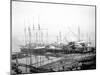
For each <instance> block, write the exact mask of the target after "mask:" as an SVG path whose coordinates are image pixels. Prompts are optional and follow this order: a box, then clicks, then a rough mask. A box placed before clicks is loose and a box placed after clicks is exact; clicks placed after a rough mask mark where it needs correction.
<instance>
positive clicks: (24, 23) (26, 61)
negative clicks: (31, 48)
mask: <svg viewBox="0 0 100 75" xmlns="http://www.w3.org/2000/svg"><path fill="white" fill-rule="evenodd" d="M24 33H25V46H27V41H26V26H25V21H24ZM26 65H27V58H26ZM26 73H27V66H26Z"/></svg>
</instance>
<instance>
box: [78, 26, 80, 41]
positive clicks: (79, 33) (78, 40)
mask: <svg viewBox="0 0 100 75" xmlns="http://www.w3.org/2000/svg"><path fill="white" fill-rule="evenodd" d="M78 41H80V27H79V26H78Z"/></svg>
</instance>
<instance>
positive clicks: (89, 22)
mask: <svg viewBox="0 0 100 75" xmlns="http://www.w3.org/2000/svg"><path fill="white" fill-rule="evenodd" d="M38 24H40V28H41V30H42V32H43V39H44V41H46V32H48V41H49V42H54V41H56V40H57V36H59V32H60V33H61V35H62V40H64V38H66V39H67V40H68V41H77V40H78V27H79V28H80V38H81V40H85V41H87V40H88V39H89V37H90V40H91V41H92V42H93V41H95V7H91V6H77V5H63V4H47V3H31V2H15V1H13V2H12V49H13V51H19V50H20V49H19V48H20V45H23V44H24V43H25V42H24V41H25V34H24V29H25V28H26V32H27V34H26V35H27V36H28V27H30V29H31V33H32V35H33V36H34V31H33V30H32V29H33V25H34V28H35V29H37V28H38ZM26 39H27V40H28V37H26Z"/></svg>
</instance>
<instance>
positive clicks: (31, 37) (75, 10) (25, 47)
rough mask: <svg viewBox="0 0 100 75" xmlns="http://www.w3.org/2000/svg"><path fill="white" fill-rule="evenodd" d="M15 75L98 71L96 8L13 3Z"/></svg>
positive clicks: (15, 0) (19, 0)
mask: <svg viewBox="0 0 100 75" xmlns="http://www.w3.org/2000/svg"><path fill="white" fill-rule="evenodd" d="M11 31H12V32H11V75H17V74H34V73H51V72H67V71H81V70H95V69H96V6H95V5H82V4H69V3H68V4H67V3H53V2H39V1H33V0H12V1H11Z"/></svg>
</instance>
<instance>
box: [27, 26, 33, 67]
mask: <svg viewBox="0 0 100 75" xmlns="http://www.w3.org/2000/svg"><path fill="white" fill-rule="evenodd" d="M28 31H29V52H30V66H31V65H32V57H31V30H30V27H28Z"/></svg>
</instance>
